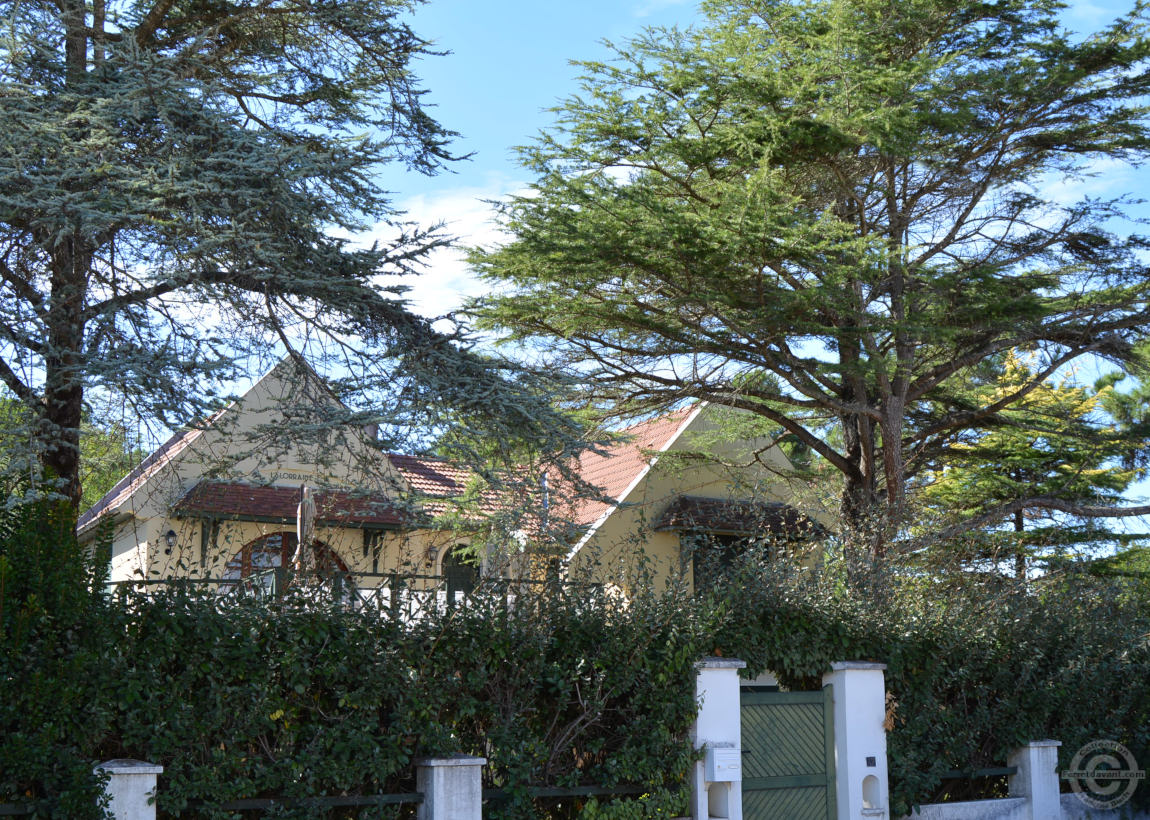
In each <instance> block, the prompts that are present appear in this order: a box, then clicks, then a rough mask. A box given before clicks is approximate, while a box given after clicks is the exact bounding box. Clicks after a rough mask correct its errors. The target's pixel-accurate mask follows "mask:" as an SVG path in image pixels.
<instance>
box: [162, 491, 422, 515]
mask: <svg viewBox="0 0 1150 820" xmlns="http://www.w3.org/2000/svg"><path fill="white" fill-rule="evenodd" d="M298 504H299V488H298V487H276V486H268V485H255V484H244V483H241V482H232V481H201V482H200V483H199V484H197V485H196V486H194V487H192V489H191V490H189V491H188V492H187V493H186V494H185V495H184V497H183V498H181V499H180V500H179V501H178V502H177V503H176V504H175V506H174V507H173V512H174V513H175V514H176V515H178V516H189V517H202V516H208V517H220V518H237V519H241V520H242V519H252V518H257V519H261V520H262V519H273V520H276V521H282V522H285V523H287V522H294V521H295V520H296V507H297V505H298ZM315 508H316V522H317V523H321V524H344V525H347V524H352V525H360V526H366V525H378V526H401V525H404V524H408V523H410V522H411V521H412V518H413V516H412V514H411V513H410V512H409V511H407V510H403V509H400V508H397V507H396V506H395V502H394V501H393V500H392V499H390V498H388V497H387V496H384V495H379V494H376V495H366V494H363V493H355V492H351V491H348V490H316V492H315Z"/></svg>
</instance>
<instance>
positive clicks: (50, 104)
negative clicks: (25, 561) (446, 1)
mask: <svg viewBox="0 0 1150 820" xmlns="http://www.w3.org/2000/svg"><path fill="white" fill-rule="evenodd" d="M411 6H412V3H411V2H408V0H339V2H335V1H334V0H320V1H319V2H312V1H311V0H112V1H111V2H108V0H60V2H57V3H46V2H5V3H0V9H2V13H3V19H4V21H5V23H4V30H5V34H4V37H3V38H2V39H0V117H2V120H3V128H2V129H0V380H2V382H3V384H4V385H5V386H6V387H7V388H8V390H10V391H11V393H12V394H13V395H15V396H16V397H17V398H18V399H19V400H20V401H21V402H23V403H24V405H25V406H26V407H27V408H28V410H29V412H31V413H32V414H33V416H34V417H35V419H36V424H35V427H36V436H35V442H34V443H33V445H34V446H33V448H32V451H33V452H35V453H37V454H38V458H39V463H40V465H41V468H42V472H43V474H44V476H45V479H46V480H55V481H56V482H58V484H59V489H60V490H61V491H62V492H63V493H64V494H65V495H66V496H67V497H69V498H71V499H72V500H73V502H76V501H78V500H79V498H80V494H81V489H80V480H79V477H80V474H81V471H80V465H79V461H80V449H79V446H78V443H79V438H80V428H81V423H82V419H83V416H84V412H85V411H84V407H85V396H86V394H87V393H90V392H91V391H96V392H97V393H99V394H105V393H112V394H117V395H119V396H122V397H126V399H127V400H128V401H129V402H130V403H131V404H132V406H133V407H134V408H135V409H136V410H137V411H138V412H139V413H140V414H141V415H142V416H143V417H145V418H155V419H158V420H159V421H160V422H162V423H163V424H166V425H168V426H169V427H176V426H178V425H180V424H182V423H186V422H188V421H189V420H192V419H194V418H196V417H198V416H201V415H202V414H204V413H206V412H207V411H208V410H210V409H212V407H213V405H214V404H215V403H216V402H217V401H218V398H219V396H220V393H221V391H222V390H224V389H226V385H227V383H228V380H229V379H231V378H234V377H237V376H246V375H248V373H250V372H251V371H255V372H258V371H259V370H260V369H266V368H267V367H268V366H269V361H268V360H267V359H266V358H264V359H262V360H261V359H260V358H259V357H260V356H261V355H263V353H264V351H268V350H270V349H271V348H272V347H273V346H276V345H286V346H288V347H289V350H290V349H296V348H298V349H304V350H305V351H306V352H307V353H309V354H310V357H311V358H312V360H313V361H314V360H315V357H316V356H319V357H322V356H323V355H325V354H326V353H330V354H331V355H332V356H333V357H334V358H335V359H336V360H337V361H338V363H339V368H340V369H339V373H340V374H342V375H344V376H346V377H347V378H346V379H345V380H344V382H343V384H342V385H341V388H340V389H341V390H342V391H343V395H344V397H345V398H348V399H349V406H350V407H353V408H354V409H355V411H356V413H357V415H355V420H356V421H359V422H362V423H368V422H371V421H374V422H376V423H384V424H385V425H386V424H388V423H391V424H393V425H395V424H399V423H401V422H402V421H403V413H402V412H401V411H400V410H399V409H395V410H394V411H391V410H390V408H391V407H392V406H393V405H394V406H395V407H396V408H399V407H400V406H403V407H406V408H408V410H409V412H412V413H418V412H423V411H422V408H424V407H430V406H431V405H432V403H434V402H436V401H440V402H446V403H449V404H451V403H454V404H455V405H462V406H465V407H475V408H476V409H477V410H478V409H479V408H481V407H487V408H491V407H495V408H497V409H498V410H500V411H506V412H507V413H508V414H509V415H510V416H511V417H510V419H509V420H508V424H509V425H510V426H511V427H512V428H514V429H523V428H525V427H530V426H531V425H532V424H536V423H538V424H543V423H544V421H541V419H542V416H538V415H536V416H532V412H533V406H532V405H530V401H529V395H530V394H527V395H528V400H526V405H527V406H526V407H524V408H522V409H520V407H519V405H520V399H521V398H522V396H521V395H520V389H519V387H518V386H516V385H515V384H513V383H512V381H513V380H508V379H505V378H504V376H505V375H507V374H506V372H505V371H501V370H500V367H501V366H500V365H497V364H496V363H493V362H491V361H488V360H486V359H484V358H483V357H480V356H478V355H475V354H474V353H472V352H469V350H468V349H467V346H466V344H460V342H464V341H465V340H464V339H463V338H462V337H461V336H459V335H458V334H455V333H440V332H437V331H436V330H435V329H434V328H433V327H432V326H431V324H430V323H429V322H428V321H426V320H424V319H421V318H419V317H416V316H414V315H413V314H411V313H410V312H409V311H408V310H407V308H406V307H405V305H404V302H403V300H402V287H397V286H394V285H386V284H384V281H385V280H383V279H382V278H381V277H382V276H383V275H403V274H411V273H413V272H416V271H418V269H419V266H420V264H421V261H422V260H423V259H424V258H425V256H426V254H427V253H428V252H429V251H430V250H432V249H433V248H435V247H438V246H439V245H441V244H443V242H444V241H445V239H444V237H443V236H441V235H440V234H439V233H438V232H436V231H435V230H427V229H420V228H417V227H415V226H412V225H409V224H407V223H405V222H404V220H403V215H402V214H401V213H399V212H397V211H396V210H395V209H394V208H393V206H392V204H391V203H390V201H389V198H388V195H387V194H386V192H385V191H383V190H381V189H380V188H379V186H378V184H377V183H376V182H375V181H374V175H375V173H376V171H377V170H378V169H379V168H380V167H381V166H382V165H383V164H386V163H405V164H406V165H407V166H408V167H409V168H412V169H414V170H416V171H420V172H424V173H434V172H436V171H437V170H439V169H441V168H442V167H443V166H444V164H445V163H447V162H448V161H450V160H451V159H452V158H453V157H452V155H451V153H450V147H449V142H450V139H451V138H452V136H453V133H452V132H450V131H448V130H446V129H445V128H443V127H442V126H441V125H440V124H439V123H437V122H436V121H435V120H434V119H433V118H432V117H431V116H429V115H428V113H427V111H426V109H425V108H424V105H423V93H424V92H423V90H422V89H421V88H420V86H419V83H418V81H417V78H416V77H415V76H414V75H413V73H412V63H413V62H414V61H415V60H417V59H419V58H421V57H423V56H425V55H428V54H430V53H433V52H431V51H430V50H429V45H428V43H427V42H425V41H424V40H422V39H421V38H420V37H419V36H417V35H416V34H415V33H414V32H413V31H412V30H411V29H410V28H409V27H408V25H407V24H406V23H405V22H404V15H405V14H406V13H407V12H408V11H409V10H410V8H411ZM378 222H383V223H386V224H390V225H391V226H392V227H393V228H394V232H395V237H396V238H395V240H394V241H393V242H391V243H389V244H386V245H384V246H377V247H372V248H361V247H356V246H354V245H351V244H349V243H348V242H347V241H345V240H344V239H341V238H339V237H340V236H347V235H350V234H352V233H354V232H355V231H358V230H360V229H362V228H364V227H366V226H367V225H369V224H375V223H378ZM280 350H282V347H280ZM281 355H282V354H281ZM253 360H254V362H253ZM249 365H250V367H249ZM353 382H354V385H355V387H356V388H357V389H363V388H365V387H366V388H379V389H382V390H386V391H389V394H390V395H389V398H388V400H387V402H386V403H385V402H381V401H380V400H379V399H378V395H376V398H375V400H372V399H371V398H364V397H363V395H362V394H360V395H359V396H358V399H356V397H355V396H354V395H353V393H355V391H353V390H351V389H350V387H349V385H350V384H351V383H353ZM405 399H410V401H407V402H406V403H405V402H404V400H405ZM413 408H414V409H413ZM513 411H518V415H517V414H516V412H513ZM540 412H541V413H543V415H546V408H545V407H544V408H543V409H542V410H541V411H540ZM349 415H352V414H351V413H349Z"/></svg>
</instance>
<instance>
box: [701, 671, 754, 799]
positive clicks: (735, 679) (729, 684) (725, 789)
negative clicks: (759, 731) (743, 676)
mask: <svg viewBox="0 0 1150 820" xmlns="http://www.w3.org/2000/svg"><path fill="white" fill-rule="evenodd" d="M744 667H746V664H745V663H743V662H742V661H740V660H736V659H734V658H704V659H703V660H702V661H700V662H699V663H697V664H695V669H696V670H698V671H697V674H696V676H695V701H696V702H697V703H698V704H699V714H698V717H696V718H695V727H694V730H693V731H692V738H691V739H692V740H693V741H694V743H695V748H696V749H703V750H704V759H703V760H699V761H696V763H695V771H694V774H693V775H692V778H691V817H692V818H694V820H708V818H712V817H722V818H728V820H743V788H742V757H741V755H742V729H741V726H742V723H741V721H742V716H741V713H740V711H739V670H740V669H743V668H744ZM708 776H710V777H711V778H713V780H712V779H708Z"/></svg>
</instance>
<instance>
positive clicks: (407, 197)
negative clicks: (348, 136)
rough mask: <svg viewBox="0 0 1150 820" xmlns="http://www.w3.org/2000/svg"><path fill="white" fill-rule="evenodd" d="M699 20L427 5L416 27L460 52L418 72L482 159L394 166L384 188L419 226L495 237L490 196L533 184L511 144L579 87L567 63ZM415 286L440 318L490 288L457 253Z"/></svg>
mask: <svg viewBox="0 0 1150 820" xmlns="http://www.w3.org/2000/svg"><path fill="white" fill-rule="evenodd" d="M696 18H697V15H696V8H695V4H694V2H691V0H623V1H622V2H618V1H617V2H611V1H610V0H580V2H575V3H554V2H550V3H549V2H542V3H538V2H536V3H532V2H526V0H501V2H475V0H430V2H428V3H426V4H425V5H423V6H420V7H419V8H418V10H417V11H416V12H415V14H414V15H413V16H412V18H411V22H412V27H413V28H414V29H415V31H416V32H417V33H418V34H419V35H420V36H422V37H425V38H427V39H431V40H433V41H435V43H436V46H437V47H438V48H440V49H443V50H447V51H450V52H451V54H449V55H447V56H444V57H429V58H427V59H425V60H423V61H422V62H421V63H420V64H419V65H418V66H417V71H418V74H419V76H420V77H421V78H422V79H423V81H424V86H425V87H426V88H427V89H428V95H427V97H426V100H427V101H428V102H430V103H432V104H433V105H434V106H435V108H434V109H433V113H434V115H435V116H436V117H437V118H438V119H439V121H440V122H441V123H443V124H444V125H445V126H446V127H448V128H451V129H452V130H455V131H458V132H459V133H460V134H461V137H460V138H459V139H458V140H457V142H456V143H455V149H456V152H457V153H460V154H466V153H471V154H473V155H474V156H473V157H472V159H469V160H467V161H464V162H458V163H455V166H454V169H453V171H454V172H453V173H442V174H440V175H438V176H435V177H425V176H422V175H419V174H414V173H405V172H404V171H402V170H401V169H398V168H395V169H391V170H389V171H388V172H387V173H385V174H384V175H383V176H382V177H381V179H382V183H383V185H384V186H385V187H386V188H387V189H388V190H391V191H393V192H394V193H395V201H396V204H397V205H399V206H400V207H401V208H404V209H405V210H406V211H408V213H409V214H410V216H411V218H412V219H414V220H416V221H418V222H420V223H423V224H427V223H433V222H438V221H444V222H446V223H448V226H449V230H450V231H451V232H452V233H454V234H456V235H460V236H461V237H462V239H463V240H464V242H465V243H472V244H487V243H490V242H494V241H497V239H498V235H497V234H496V233H495V231H494V230H493V227H492V226H491V225H490V223H489V222H488V218H489V213H490V210H489V208H488V206H486V205H484V204H483V202H482V200H484V199H491V198H497V197H500V196H504V195H506V194H508V193H510V192H511V191H514V190H518V189H522V188H524V187H526V185H528V184H529V183H530V181H531V178H530V176H529V175H528V174H527V173H526V172H524V171H523V170H521V169H520V168H519V166H518V163H517V161H516V159H515V156H514V152H513V147H514V146H516V145H523V144H525V143H527V142H529V141H530V140H531V138H532V136H534V135H535V134H537V133H538V132H539V131H540V130H541V129H543V128H545V127H546V126H547V125H548V124H549V123H550V122H551V115H550V114H549V113H548V112H547V109H548V108H550V107H552V106H554V105H556V104H557V103H558V102H559V101H560V100H561V99H563V98H564V97H566V96H569V95H570V94H572V93H574V92H575V91H576V90H577V82H576V78H577V76H578V69H577V68H576V67H575V66H572V65H571V64H570V61H571V60H588V59H605V58H606V57H607V56H608V55H609V50H608V49H607V47H606V46H605V45H604V44H603V42H602V41H603V40H604V39H607V40H612V41H614V42H619V43H622V42H624V41H625V40H626V39H627V38H629V37H631V36H633V35H635V34H637V33H639V31H640V30H641V29H642V28H643V27H644V26H653V25H674V24H680V25H685V24H688V23H690V22H691V21H693V20H695V19H696ZM381 234H386V232H384V231H381ZM408 284H410V285H411V286H412V292H411V293H410V294H409V296H410V298H411V299H412V302H413V304H414V305H415V307H416V308H417V309H419V310H421V311H422V312H424V313H428V314H433V315H438V314H440V313H443V312H445V311H447V310H450V309H452V308H454V307H457V306H458V304H459V302H460V301H461V300H462V297H463V295H465V294H471V295H473V294H476V293H479V292H480V291H481V290H482V286H481V285H479V284H478V283H476V282H475V281H474V280H473V279H471V278H470V277H469V276H468V275H467V273H466V267H465V265H464V264H463V262H462V259H461V257H460V254H459V253H453V252H445V253H441V254H439V255H438V256H437V257H436V258H435V259H434V260H433V263H432V265H431V266H430V267H429V268H428V270H427V272H426V274H425V275H424V276H422V277H420V279H419V280H412V281H410V282H409V283H408Z"/></svg>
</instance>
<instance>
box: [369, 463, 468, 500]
mask: <svg viewBox="0 0 1150 820" xmlns="http://www.w3.org/2000/svg"><path fill="white" fill-rule="evenodd" d="M387 460H388V461H390V462H391V464H392V466H393V467H395V469H397V470H398V471H399V473H400V475H402V476H403V477H404V478H405V479H407V481H408V483H410V484H411V487H412V489H413V490H415V491H416V492H417V493H419V494H420V495H426V496H432V497H436V498H446V497H451V496H457V495H460V494H462V493H463V490H464V488H465V487H466V486H467V480H468V479H469V478H470V477H471V471H470V470H468V469H466V468H464V467H459V466H456V465H455V464H451V463H449V462H447V461H444V460H443V459H441V458H432V457H431V456H406V455H400V454H398V453H388V454H387Z"/></svg>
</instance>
